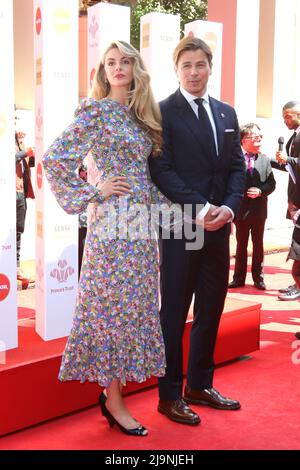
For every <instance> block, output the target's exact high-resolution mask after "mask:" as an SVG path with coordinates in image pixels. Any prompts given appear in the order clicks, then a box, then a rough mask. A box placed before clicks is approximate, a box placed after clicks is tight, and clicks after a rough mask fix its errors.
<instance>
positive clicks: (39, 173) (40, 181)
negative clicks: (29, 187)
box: [36, 163, 43, 189]
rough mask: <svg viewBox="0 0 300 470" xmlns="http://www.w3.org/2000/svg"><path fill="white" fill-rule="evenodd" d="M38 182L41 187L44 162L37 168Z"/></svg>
mask: <svg viewBox="0 0 300 470" xmlns="http://www.w3.org/2000/svg"><path fill="white" fill-rule="evenodd" d="M36 183H37V186H38V188H39V189H41V187H42V184H43V169H42V164H41V163H39V164H38V166H37V169H36Z"/></svg>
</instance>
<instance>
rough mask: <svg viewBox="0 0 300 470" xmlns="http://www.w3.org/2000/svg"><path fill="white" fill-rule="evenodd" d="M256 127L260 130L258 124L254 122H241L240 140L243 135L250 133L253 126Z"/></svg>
mask: <svg viewBox="0 0 300 470" xmlns="http://www.w3.org/2000/svg"><path fill="white" fill-rule="evenodd" d="M254 127H256V128H257V129H258V130H259V131H260V130H261V129H260V127H259V125H258V124H255V122H247V124H243V125H242V126H241V127H240V135H241V141H242V140H243V138H244V137H246V136H247V135H251V133H252V131H253V128H254Z"/></svg>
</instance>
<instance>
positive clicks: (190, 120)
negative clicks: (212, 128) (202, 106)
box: [175, 90, 202, 144]
mask: <svg viewBox="0 0 300 470" xmlns="http://www.w3.org/2000/svg"><path fill="white" fill-rule="evenodd" d="M175 104H176V107H177V109H178V113H179V116H180V117H181V119H182V120H183V121H184V123H185V125H186V126H187V127H188V128H189V130H190V131H191V132H192V134H193V135H194V137H195V139H197V141H198V142H199V143H200V144H201V143H202V142H201V138H200V134H199V121H198V119H197V116H196V115H195V113H194V111H193V110H192V108H191V106H190V104H189V103H188V102H187V100H186V99H185V98H184V96H183V95H182V94H181V92H180V90H177V91H176V92H175Z"/></svg>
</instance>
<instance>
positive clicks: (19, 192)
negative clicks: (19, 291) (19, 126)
mask: <svg viewBox="0 0 300 470" xmlns="http://www.w3.org/2000/svg"><path fill="white" fill-rule="evenodd" d="M24 137H25V134H24V132H20V131H15V159H16V211H17V215H16V222H17V224H16V251H17V280H18V281H21V282H22V285H24V286H26V287H27V285H28V284H29V283H33V282H34V280H33V279H31V278H30V276H28V275H27V274H25V273H24V272H23V270H22V269H21V266H20V257H21V237H22V234H23V233H24V230H25V219H26V212H27V202H26V199H27V198H31V199H34V197H35V196H34V191H33V187H32V183H31V172H30V168H31V167H33V166H34V164H35V156H34V151H33V149H32V148H28V149H26V150H25V147H24Z"/></svg>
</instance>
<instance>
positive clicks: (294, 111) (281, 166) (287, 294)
mask: <svg viewBox="0 0 300 470" xmlns="http://www.w3.org/2000/svg"><path fill="white" fill-rule="evenodd" d="M282 117H283V120H284V123H285V125H286V127H287V128H288V129H290V130H293V131H294V132H293V134H292V135H291V137H290V139H289V140H288V142H287V144H286V148H285V151H284V150H278V151H277V152H276V160H271V165H272V167H273V168H276V169H277V170H281V171H288V173H289V181H288V208H287V215H286V217H287V219H291V220H292V219H293V217H294V214H295V212H296V211H297V207H295V204H294V194H295V190H296V184H295V183H296V180H295V177H296V170H297V165H298V161H299V157H300V103H299V102H298V101H289V102H287V103H286V104H285V105H284V106H283V108H282ZM278 299H279V300H297V299H300V289H299V287H298V286H297V283H294V284H292V285H290V286H288V287H286V288H282V289H279V295H278Z"/></svg>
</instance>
